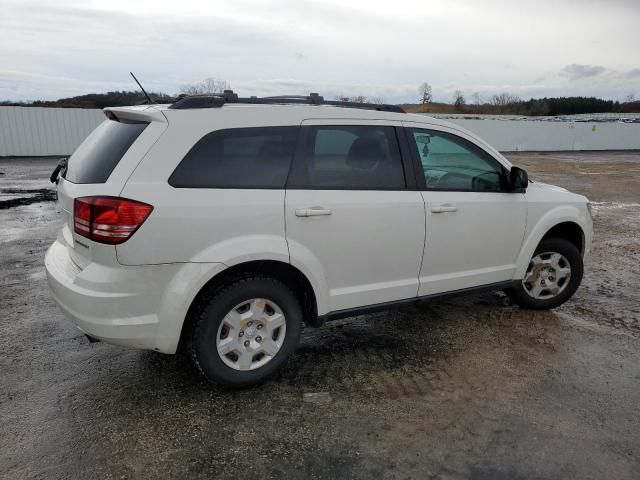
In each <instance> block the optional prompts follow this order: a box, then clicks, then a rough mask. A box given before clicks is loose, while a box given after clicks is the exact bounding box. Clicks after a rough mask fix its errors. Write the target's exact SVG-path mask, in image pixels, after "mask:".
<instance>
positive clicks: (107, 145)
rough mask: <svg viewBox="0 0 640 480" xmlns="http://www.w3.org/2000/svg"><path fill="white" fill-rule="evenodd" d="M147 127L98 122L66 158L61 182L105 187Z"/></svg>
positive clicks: (136, 124) (137, 124)
mask: <svg viewBox="0 0 640 480" xmlns="http://www.w3.org/2000/svg"><path fill="white" fill-rule="evenodd" d="M147 125H149V124H148V123H121V122H116V121H114V120H105V121H104V122H102V123H101V124H100V125H98V127H97V128H96V129H95V130H94V131H93V132H91V134H90V135H89V136H88V137H87V138H86V140H85V141H84V142H82V144H81V145H80V146H79V147H78V148H77V149H76V151H75V152H74V153H73V155H71V158H69V162H68V166H67V171H66V172H65V174H64V178H65V180H68V181H69V182H73V183H105V182H106V181H107V178H109V175H111V172H113V169H114V168H116V165H117V164H118V162H119V161H120V159H121V158H122V157H123V156H124V154H125V153H127V150H129V147H131V145H133V142H135V141H136V139H137V138H138V137H139V136H140V134H141V133H142V131H143V130H144V129H145V128H147Z"/></svg>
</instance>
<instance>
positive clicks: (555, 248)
mask: <svg viewBox="0 0 640 480" xmlns="http://www.w3.org/2000/svg"><path fill="white" fill-rule="evenodd" d="M543 252H557V253H559V254H561V255H563V256H564V257H565V258H566V259H567V260H568V261H569V265H570V267H571V277H570V279H569V284H568V285H567V286H566V288H565V289H564V290H563V291H562V292H560V293H559V294H558V295H557V296H555V297H552V298H549V299H537V298H533V297H532V296H531V295H529V294H528V293H527V292H526V291H525V287H524V286H523V285H522V282H520V281H518V282H517V283H515V284H514V286H513V287H512V288H509V289H505V293H506V294H507V295H508V296H509V298H511V301H512V302H514V303H516V304H518V305H519V306H520V307H522V308H528V309H532V310H547V309H550V308H555V307H557V306H559V305H562V304H563V303H564V302H566V301H567V300H569V298H571V296H572V295H573V294H574V293H575V292H576V290H577V289H578V287H579V286H580V282H581V281H582V274H583V263H582V256H581V255H580V252H579V251H578V249H577V248H576V246H575V245H574V244H572V243H571V242H569V241H568V240H565V239H563V238H545V239H543V240H542V241H541V242H540V244H539V245H538V247H537V248H536V250H535V252H534V254H533V256H534V257H535V256H536V255H538V254H539V253H543Z"/></svg>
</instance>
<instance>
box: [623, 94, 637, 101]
mask: <svg viewBox="0 0 640 480" xmlns="http://www.w3.org/2000/svg"><path fill="white" fill-rule="evenodd" d="M635 100H636V95H635V94H634V93H630V94H629V95H627V96H626V98H625V99H624V101H625V102H628V103H631V102H635Z"/></svg>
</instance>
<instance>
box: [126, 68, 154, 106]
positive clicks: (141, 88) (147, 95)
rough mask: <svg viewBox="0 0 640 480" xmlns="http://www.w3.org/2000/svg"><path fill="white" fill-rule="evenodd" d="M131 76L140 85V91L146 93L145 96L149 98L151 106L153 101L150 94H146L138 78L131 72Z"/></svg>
mask: <svg viewBox="0 0 640 480" xmlns="http://www.w3.org/2000/svg"><path fill="white" fill-rule="evenodd" d="M129 74H130V75H131V76H132V77H133V79H134V80H135V81H136V83H137V84H138V86H139V87H140V90H142V93H144V96H145V97H147V102H149V105H151V104H152V103H153V102H152V101H151V97H150V96H149V94H148V93H147V92H146V90H145V89H144V88H143V87H142V85H141V84H140V82H139V81H138V79H137V78H136V76H135V75H134V74H133V72H129Z"/></svg>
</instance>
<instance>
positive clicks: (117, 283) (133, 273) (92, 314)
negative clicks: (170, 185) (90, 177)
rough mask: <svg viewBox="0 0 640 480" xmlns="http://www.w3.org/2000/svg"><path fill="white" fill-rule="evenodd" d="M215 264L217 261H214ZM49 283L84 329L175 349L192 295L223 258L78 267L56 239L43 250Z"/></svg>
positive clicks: (119, 340) (131, 343) (118, 340)
mask: <svg viewBox="0 0 640 480" xmlns="http://www.w3.org/2000/svg"><path fill="white" fill-rule="evenodd" d="M212 265H213V267H212ZM45 267H46V272H47V279H48V282H49V287H50V289H51V292H52V294H53V297H54V299H55V301H56V303H57V304H58V305H59V306H60V309H61V310H62V311H63V312H64V314H65V315H66V316H67V317H68V318H69V319H70V320H71V321H72V322H73V323H74V324H75V325H76V326H77V327H78V328H79V329H80V330H81V331H82V332H84V333H86V334H88V335H90V336H92V337H94V338H97V339H100V340H104V341H105V342H108V343H113V344H116V345H122V346H126V347H134V348H141V349H149V350H156V351H159V352H163V353H175V351H176V349H177V346H178V342H179V339H180V332H181V330H182V324H183V322H184V318H185V316H186V313H187V311H188V308H189V305H190V304H191V301H192V300H193V298H194V297H195V295H196V294H197V292H198V291H199V289H200V288H201V286H202V285H203V284H204V283H205V282H206V280H207V279H208V278H211V277H210V276H208V275H213V274H214V273H215V272H216V271H221V270H223V269H224V265H222V264H192V263H182V264H162V265H143V266H122V265H114V266H106V265H101V264H97V263H90V264H89V265H88V266H87V267H85V268H84V269H80V267H78V266H77V265H76V264H75V263H74V262H73V261H72V260H71V257H70V255H69V251H68V248H67V246H66V245H64V244H63V243H61V242H60V241H56V242H55V243H54V244H53V245H51V247H50V248H49V250H48V251H47V254H46V256H45Z"/></svg>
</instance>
